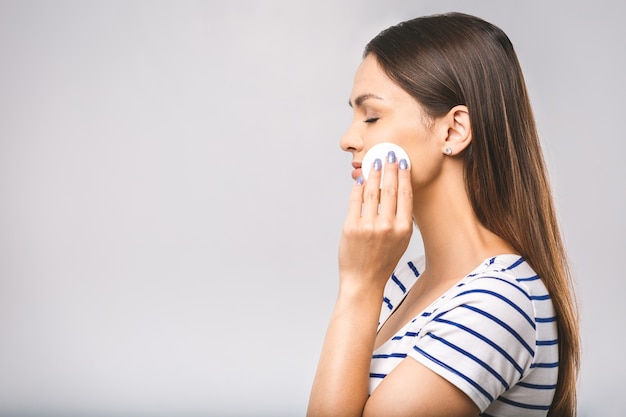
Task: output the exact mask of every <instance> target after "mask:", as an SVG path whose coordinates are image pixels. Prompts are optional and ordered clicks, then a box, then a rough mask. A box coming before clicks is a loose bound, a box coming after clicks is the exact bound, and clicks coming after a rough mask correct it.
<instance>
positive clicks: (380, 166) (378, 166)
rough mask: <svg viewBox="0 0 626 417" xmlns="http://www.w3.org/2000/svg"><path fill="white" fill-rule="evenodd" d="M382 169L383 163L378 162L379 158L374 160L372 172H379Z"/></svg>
mask: <svg viewBox="0 0 626 417" xmlns="http://www.w3.org/2000/svg"><path fill="white" fill-rule="evenodd" d="M382 167H383V162H382V161H381V160H380V158H376V159H374V164H373V168H374V171H380V169H381V168H382Z"/></svg>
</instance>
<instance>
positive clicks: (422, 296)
mask: <svg viewBox="0 0 626 417" xmlns="http://www.w3.org/2000/svg"><path fill="white" fill-rule="evenodd" d="M350 105H351V106H352V108H353V111H354V119H353V121H352V123H351V125H350V127H349V129H348V131H347V132H346V133H345V135H344V136H343V137H342V138H341V147H342V149H343V150H345V151H347V152H350V153H351V154H352V156H353V165H355V166H357V167H358V166H359V163H360V161H362V159H363V155H365V153H366V152H367V150H368V149H369V148H371V147H372V146H374V145H375V144H377V143H380V142H393V143H396V144H398V145H400V146H401V147H402V148H404V149H405V150H406V151H407V153H408V155H409V158H410V159H411V165H412V169H411V170H408V169H406V170H402V169H399V166H398V163H397V162H387V161H384V163H385V164H386V166H385V176H384V182H383V188H382V190H381V191H379V189H378V184H379V181H380V171H375V170H372V171H370V178H369V181H367V182H365V183H364V184H362V185H361V184H359V183H358V182H355V185H354V186H353V188H352V191H351V195H350V200H349V206H348V214H347V216H346V221H345V224H344V228H343V231H342V236H341V239H340V244H339V292H338V297H337V301H336V305H335V309H334V311H333V314H332V316H331V320H330V323H329V327H328V331H327V334H326V338H325V341H324V345H323V348H322V353H321V357H320V362H319V365H318V369H317V373H316V376H315V380H314V383H313V389H312V391H311V397H310V401H309V409H308V413H307V415H308V416H309V417H316V416H324V417H326V416H342V417H344V416H366V417H369V416H381V415H384V416H389V417H400V416H421V417H451V416H454V417H465V416H477V415H478V414H479V410H478V408H477V407H476V405H475V404H474V403H473V402H472V401H471V400H470V398H469V397H468V396H467V395H466V394H464V393H463V392H461V391H460V390H459V389H457V388H456V387H455V386H454V385H452V384H451V383H449V382H448V381H447V380H445V379H444V378H442V377H440V376H439V375H438V374H436V373H435V372H433V371H431V370H430V369H428V368H427V367H425V366H424V365H422V364H420V363H419V362H417V361H416V360H414V359H412V358H409V357H408V358H406V359H404V360H403V361H402V362H401V363H400V364H399V365H398V366H397V367H396V368H395V369H394V370H393V371H392V372H391V373H390V374H389V375H388V376H387V377H386V378H385V379H384V380H383V381H382V382H381V383H380V385H379V386H378V388H376V390H374V392H373V393H372V395H371V396H368V386H369V367H370V361H371V355H372V352H373V351H374V350H375V349H376V348H377V347H378V346H380V345H382V344H383V343H385V342H386V341H387V340H389V339H390V338H391V337H392V336H393V335H394V334H395V333H396V332H397V331H398V330H399V329H400V328H401V327H402V326H404V325H405V324H406V323H408V322H409V321H410V320H411V319H412V318H413V317H415V316H416V315H418V314H419V313H420V312H421V311H422V310H423V309H424V308H425V307H427V306H428V305H429V304H430V303H431V302H432V301H434V300H435V299H436V298H438V297H439V296H440V295H441V294H443V293H444V292H445V291H446V290H448V289H449V288H450V287H452V286H453V285H454V284H455V283H456V282H457V281H458V280H459V279H461V278H462V277H464V276H465V275H466V274H467V273H469V272H470V271H471V270H473V269H474V268H475V267H476V266H477V265H479V264H480V263H481V262H483V261H484V260H485V259H487V258H489V257H491V256H495V255H498V254H502V253H515V251H514V250H513V249H512V248H511V247H510V245H509V244H508V243H507V242H505V241H503V240H502V239H501V238H499V237H498V236H496V235H494V234H493V233H491V232H490V231H489V230H487V229H485V228H484V227H483V226H482V225H481V224H480V222H479V221H478V219H477V218H476V215H475V213H474V211H473V210H472V207H471V204H470V201H469V198H468V195H467V191H466V189H465V183H464V180H463V159H462V158H461V157H460V155H461V154H462V152H463V151H464V150H465V149H466V148H467V146H468V145H469V144H470V143H471V140H472V134H471V126H470V119H469V114H468V109H467V108H466V107H465V106H456V107H454V108H453V109H451V110H450V111H449V112H448V113H447V114H445V115H444V116H442V117H439V118H436V119H434V120H432V119H429V118H428V117H427V116H426V115H425V114H424V112H423V110H422V108H421V106H420V105H419V103H418V102H417V101H416V100H415V99H413V97H411V96H410V95H409V94H408V93H407V92H405V91H404V90H403V89H402V88H400V87H399V86H398V85H397V84H395V83H394V82H393V81H392V80H391V79H389V78H388V77H387V76H386V74H385V73H384V72H383V71H382V70H381V68H380V67H379V66H378V63H377V61H376V58H375V57H374V56H373V55H369V56H367V57H366V58H365V59H364V60H363V61H362V63H361V65H360V66H359V68H358V69H357V71H356V74H355V78H354V84H353V89H352V92H351V95H350ZM446 147H449V148H451V149H452V154H450V155H446V154H445V153H444V150H445V149H446ZM358 174H359V171H358V170H357V172H356V173H355V176H356V175H358ZM413 219H415V222H416V224H417V226H418V228H419V230H420V233H421V235H422V240H423V242H424V250H425V259H426V270H425V272H424V273H423V274H422V275H421V277H420V280H419V281H418V283H417V284H416V285H415V286H414V287H413V288H412V289H411V290H410V291H409V293H408V295H407V297H406V299H405V301H404V302H403V303H402V304H401V305H400V307H399V308H398V309H397V310H396V311H395V312H394V314H393V315H392V316H391V317H390V318H389V320H388V321H387V322H386V323H385V324H384V325H383V327H382V328H381V329H380V331H379V332H377V325H378V316H379V313H380V308H381V299H382V297H383V290H384V286H385V283H386V282H387V280H388V278H389V276H390V275H391V273H392V272H393V270H394V268H395V267H396V265H397V263H398V261H399V260H400V258H401V256H402V255H403V253H404V251H405V250H406V248H407V246H408V243H409V240H410V237H411V233H412V230H413ZM346 335H348V336H346Z"/></svg>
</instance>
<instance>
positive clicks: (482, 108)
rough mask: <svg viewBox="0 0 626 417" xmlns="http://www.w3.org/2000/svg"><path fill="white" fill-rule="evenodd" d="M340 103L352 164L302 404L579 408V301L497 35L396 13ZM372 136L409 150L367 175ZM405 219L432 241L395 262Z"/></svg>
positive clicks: (511, 64)
mask: <svg viewBox="0 0 626 417" xmlns="http://www.w3.org/2000/svg"><path fill="white" fill-rule="evenodd" d="M350 105H351V107H352V108H353V110H354V120H353V122H352V124H351V125H350V128H349V129H348V131H347V132H346V134H345V135H344V137H343V138H342V139H341V146H342V148H343V149H344V150H345V151H347V152H350V153H352V155H353V166H354V168H355V170H354V172H353V178H355V179H356V182H355V185H354V187H353V189H352V192H351V196H350V203H349V209H348V215H347V219H346V222H345V225H344V229H343V233H342V237H341V241H340V245H339V278H340V285H339V294H338V298H337V301H336V305H335V309H334V312H333V315H332V317H331V321H330V324H329V327H328V332H327V335H326V339H325V341H324V346H323V349H322V354H321V359H320V362H319V365H318V370H317V373H316V376H315V381H314V384H313V389H312V392H311V397H310V402H309V409H308V415H309V416H311V417H313V416H431V417H434V416H478V415H483V416H494V417H503V416H516V417H519V416H546V415H548V416H573V415H575V413H576V411H575V407H576V395H575V392H576V391H575V390H576V375H577V370H578V363H579V337H578V327H577V315H576V310H575V307H574V302H573V296H572V292H571V282H570V276H569V272H568V268H567V262H566V257H565V253H564V249H563V245H562V241H561V237H560V233H559V230H558V226H557V221H556V218H555V213H554V208H553V203H552V198H551V194H550V189H549V184H548V180H547V177H546V170H545V167H544V162H543V157H542V153H541V149H540V144H539V140H538V136H537V131H536V128H535V124H534V119H533V115H532V111H531V108H530V104H529V100H528V96H527V93H526V88H525V84H524V80H523V76H522V73H521V69H520V67H519V63H518V61H517V57H516V55H515V52H514V50H513V46H512V45H511V43H510V41H509V39H508V38H507V36H506V35H505V34H504V33H503V32H502V31H501V30H500V29H499V28H497V27H495V26H493V25H491V24H489V23H487V22H485V21H483V20H481V19H479V18H476V17H473V16H468V15H463V14H457V13H454V14H446V15H437V16H429V17H422V18H418V19H414V20H411V21H407V22H404V23H401V24H399V25H397V26H394V27H391V28H389V29H387V30H385V31H383V32H382V33H380V34H379V35H378V36H377V37H376V38H374V39H373V40H372V41H371V42H370V43H369V44H368V45H367V47H366V49H365V53H364V59H363V61H362V63H361V64H360V66H359V68H358V69H357V72H356V75H355V79H354V85H353V89H352V92H351V96H350ZM379 142H393V143H395V144H397V145H399V146H401V147H402V148H404V149H405V150H406V152H407V154H408V156H409V159H410V168H409V164H408V163H407V161H406V160H404V159H402V160H399V161H398V160H397V157H396V155H395V154H394V153H393V152H390V153H389V155H387V157H386V158H385V160H384V161H382V160H380V159H378V160H376V161H375V162H374V164H373V166H372V169H371V171H370V174H369V178H368V180H367V181H364V180H363V177H362V176H361V166H360V165H361V161H362V159H363V155H364V154H365V153H366V152H367V150H368V149H370V148H371V147H372V146H374V145H375V144H377V143H379ZM383 167H384V172H385V175H384V176H383V177H382V187H381V189H380V190H379V184H380V181H381V168H383ZM413 222H415V224H416V226H417V228H418V229H419V231H420V234H421V236H422V241H423V243H424V256H423V257H420V258H417V259H415V260H413V261H411V262H409V263H408V264H406V265H400V266H399V267H398V269H396V270H395V272H394V268H396V265H397V263H398V262H399V260H400V258H401V257H402V255H403V253H404V251H405V250H406V248H407V245H408V243H409V240H410V236H411V232H412V226H413ZM381 300H382V308H381Z"/></svg>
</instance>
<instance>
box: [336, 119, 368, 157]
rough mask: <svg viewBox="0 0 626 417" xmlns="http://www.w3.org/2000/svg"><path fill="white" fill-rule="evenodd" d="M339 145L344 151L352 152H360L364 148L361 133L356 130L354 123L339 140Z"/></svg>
mask: <svg viewBox="0 0 626 417" xmlns="http://www.w3.org/2000/svg"><path fill="white" fill-rule="evenodd" d="M339 146H341V149H343V150H344V151H346V152H352V153H355V152H359V151H360V150H362V149H363V140H362V139H361V135H360V134H359V132H357V131H356V129H355V127H354V126H353V125H352V126H350V128H348V130H347V131H346V133H344V134H343V136H342V137H341V139H340V140H339Z"/></svg>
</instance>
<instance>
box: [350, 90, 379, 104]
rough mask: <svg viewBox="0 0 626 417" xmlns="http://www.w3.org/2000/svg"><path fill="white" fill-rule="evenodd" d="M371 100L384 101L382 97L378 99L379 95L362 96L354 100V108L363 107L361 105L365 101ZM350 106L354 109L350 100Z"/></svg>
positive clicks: (367, 94)
mask: <svg viewBox="0 0 626 417" xmlns="http://www.w3.org/2000/svg"><path fill="white" fill-rule="evenodd" d="M371 98H373V99H376V100H382V97H378V96H377V95H375V94H372V93H366V94H361V95H360V96H358V97H357V98H355V99H354V107H361V104H363V102H364V101H365V100H369V99H371ZM348 106H350V107H352V103H351V102H350V100H348Z"/></svg>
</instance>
